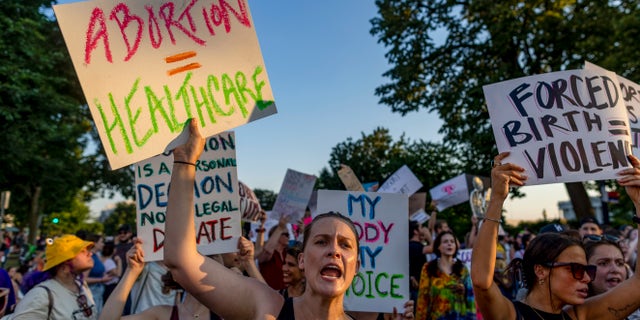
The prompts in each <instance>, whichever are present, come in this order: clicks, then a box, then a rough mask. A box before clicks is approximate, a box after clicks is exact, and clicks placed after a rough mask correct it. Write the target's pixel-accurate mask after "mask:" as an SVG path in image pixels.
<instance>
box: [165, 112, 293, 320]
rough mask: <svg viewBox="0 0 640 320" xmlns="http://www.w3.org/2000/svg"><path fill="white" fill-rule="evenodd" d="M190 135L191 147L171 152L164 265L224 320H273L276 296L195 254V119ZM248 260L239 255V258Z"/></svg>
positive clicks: (198, 138)
mask: <svg viewBox="0 0 640 320" xmlns="http://www.w3.org/2000/svg"><path fill="white" fill-rule="evenodd" d="M188 130H189V131H190V136H189V140H188V142H187V143H186V144H184V145H181V146H179V147H177V148H176V149H175V150H174V152H173V155H174V161H175V162H176V166H175V167H174V170H173V172H172V174H171V192H170V193H169V201H168V205H167V213H166V229H165V232H166V237H165V253H166V254H165V256H164V258H165V260H164V262H165V264H166V265H167V267H169V269H170V271H171V274H172V275H173V277H174V279H175V280H176V281H177V282H178V283H179V284H180V285H181V286H182V287H184V288H185V289H186V290H187V291H188V292H189V293H190V294H192V295H193V296H194V297H196V298H197V299H198V300H199V301H201V302H202V303H203V304H204V305H206V306H207V308H209V309H211V310H212V311H214V312H215V313H217V314H218V315H220V316H221V317H223V318H225V319H248V318H252V317H253V316H254V315H256V314H262V315H265V317H269V316H271V317H272V318H275V317H276V316H277V315H278V313H279V311H280V307H281V306H282V297H281V296H280V295H279V294H278V293H277V292H275V291H273V290H272V289H271V288H269V287H268V286H267V285H265V284H263V283H261V282H259V281H256V280H255V279H251V278H248V277H244V276H242V275H239V274H237V273H235V272H233V271H231V270H229V269H227V268H226V267H225V266H223V265H222V264H220V263H218V262H216V261H214V260H213V259H210V258H207V257H204V256H202V255H201V254H200V253H198V251H197V250H196V240H195V239H196V237H195V229H194V200H193V192H194V186H193V184H194V179H195V165H191V164H193V163H195V161H196V160H197V159H198V158H199V157H200V154H201V153H202V150H203V148H204V139H203V137H202V134H201V133H200V130H199V127H198V124H197V121H196V119H192V120H191V122H190V123H189V126H188ZM240 249H242V248H240ZM245 254H246V252H243V251H240V255H245ZM240 297H242V299H240Z"/></svg>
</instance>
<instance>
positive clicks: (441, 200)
mask: <svg viewBox="0 0 640 320" xmlns="http://www.w3.org/2000/svg"><path fill="white" fill-rule="evenodd" d="M474 180H476V183H475V184H479V186H476V185H475V184H474ZM478 187H481V189H480V190H477V189H478ZM490 187H491V180H490V179H489V178H487V177H480V176H476V175H471V174H466V173H463V174H461V175H458V176H456V177H454V178H451V179H449V180H447V181H445V182H443V183H441V184H439V185H437V186H435V187H433V188H431V189H430V190H429V195H431V199H433V200H434V201H435V202H436V208H437V209H438V211H442V210H444V209H446V208H449V207H453V206H455V205H458V204H461V203H463V202H466V201H469V197H470V195H471V194H472V193H473V192H474V190H475V191H476V193H477V194H478V195H480V196H483V197H484V196H485V195H488V191H489V190H490ZM485 193H486V194H485Z"/></svg>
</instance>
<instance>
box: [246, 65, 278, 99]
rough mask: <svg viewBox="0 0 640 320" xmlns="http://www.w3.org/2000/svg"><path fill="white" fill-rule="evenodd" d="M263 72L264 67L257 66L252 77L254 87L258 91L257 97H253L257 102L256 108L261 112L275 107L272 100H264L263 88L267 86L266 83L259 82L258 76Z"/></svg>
mask: <svg viewBox="0 0 640 320" xmlns="http://www.w3.org/2000/svg"><path fill="white" fill-rule="evenodd" d="M262 70H263V69H262V66H256V68H255V69H254V70H253V75H252V76H251V79H253V87H254V88H255V89H256V95H255V96H253V101H255V102H256V106H257V107H258V109H260V110H264V109H266V108H267V107H269V106H271V105H273V101H272V100H267V101H264V100H262V87H264V86H265V82H264V81H260V82H258V75H259V74H261V73H262Z"/></svg>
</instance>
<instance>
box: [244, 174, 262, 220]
mask: <svg viewBox="0 0 640 320" xmlns="http://www.w3.org/2000/svg"><path fill="white" fill-rule="evenodd" d="M238 195H239V196H240V214H241V216H242V220H244V221H256V220H258V219H260V216H261V215H262V214H264V212H263V211H262V206H260V200H259V199H258V197H256V194H255V193H253V190H251V188H249V186H247V185H246V184H244V183H242V181H238Z"/></svg>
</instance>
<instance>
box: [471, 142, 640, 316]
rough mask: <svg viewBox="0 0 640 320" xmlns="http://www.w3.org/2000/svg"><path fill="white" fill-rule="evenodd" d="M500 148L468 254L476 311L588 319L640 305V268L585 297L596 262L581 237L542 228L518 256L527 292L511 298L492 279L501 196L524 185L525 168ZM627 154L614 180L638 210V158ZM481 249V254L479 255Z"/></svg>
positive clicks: (629, 310) (619, 313)
mask: <svg viewBox="0 0 640 320" xmlns="http://www.w3.org/2000/svg"><path fill="white" fill-rule="evenodd" d="M508 155H509V153H508V152H503V153H500V154H499V155H497V156H496V157H495V158H494V166H493V168H492V170H491V181H492V188H491V189H492V192H491V200H490V202H489V207H488V209H487V214H486V216H485V223H483V224H482V227H481V228H480V230H479V232H478V238H477V241H476V244H475V246H474V250H473V251H474V254H473V255H472V258H471V279H472V282H473V289H474V293H475V297H476V301H477V304H478V307H479V309H480V313H481V314H482V316H483V318H485V319H492V320H513V319H526V320H530V319H537V320H548V319H551V320H554V319H557V320H561V319H562V320H569V319H572V320H588V319H624V318H625V317H627V316H628V315H629V314H631V313H632V312H633V311H634V310H636V309H638V308H639V307H640V290H638V289H637V288H638V287H639V286H640V276H638V271H639V270H638V269H636V273H635V275H634V276H632V277H630V278H629V279H627V280H626V281H624V282H623V283H621V284H619V285H618V286H616V287H614V288H612V289H610V290H609V291H607V292H606V293H604V294H600V295H596V296H591V297H589V283H590V282H592V281H593V280H594V279H595V278H596V270H597V267H596V266H595V265H590V264H588V260H587V256H586V253H585V250H584V248H583V244H582V241H581V240H580V239H576V238H574V237H569V236H567V235H564V234H560V233H543V234H540V235H538V236H537V237H536V238H535V239H533V240H532V241H531V243H530V244H529V246H528V247H527V248H526V249H525V252H524V257H523V259H522V261H521V265H522V274H523V276H524V280H525V283H524V285H525V288H526V289H527V293H526V295H525V297H524V298H523V299H522V300H521V301H510V300H509V299H508V298H506V297H505V296H503V295H502V293H501V292H500V290H499V289H498V286H497V284H496V283H495V282H494V281H493V276H492V275H493V271H494V268H495V265H494V264H495V259H492V258H491V257H493V256H495V252H496V241H495V239H496V238H497V236H498V225H499V223H500V221H501V220H500V217H501V214H502V208H503V204H504V201H505V200H506V198H507V196H508V195H509V188H510V187H512V186H515V187H517V186H523V185H525V183H526V180H527V177H526V176H525V175H524V174H523V172H524V168H522V167H521V166H518V165H516V164H513V163H504V164H502V163H501V161H502V160H504V159H505V158H506V157H507V156H508ZM628 159H629V161H630V163H631V165H632V168H628V169H623V170H621V171H620V172H619V173H618V174H619V178H618V179H617V182H618V184H619V185H621V186H623V187H625V190H626V192H627V194H628V195H629V197H630V199H631V200H632V201H633V203H634V205H635V207H636V215H640V178H638V177H640V160H639V159H638V158H636V157H635V156H633V155H629V156H628ZM478 253H480V254H478Z"/></svg>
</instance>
